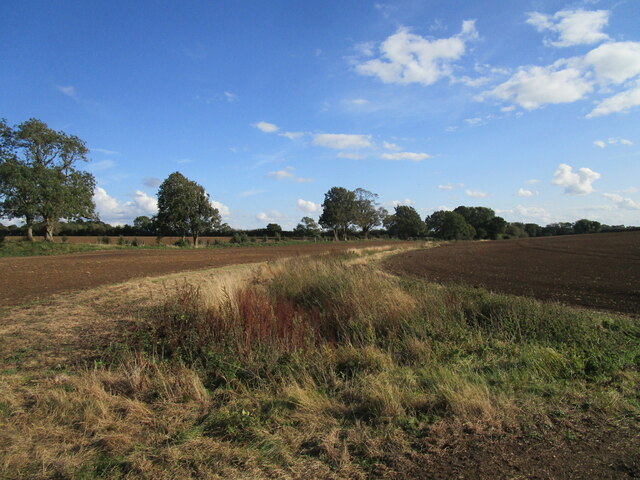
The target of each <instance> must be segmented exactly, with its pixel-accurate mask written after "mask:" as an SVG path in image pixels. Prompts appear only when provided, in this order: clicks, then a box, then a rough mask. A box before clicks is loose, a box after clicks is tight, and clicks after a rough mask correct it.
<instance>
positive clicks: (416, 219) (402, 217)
mask: <svg viewBox="0 0 640 480" xmlns="http://www.w3.org/2000/svg"><path fill="white" fill-rule="evenodd" d="M385 220H386V222H385V227H386V228H387V230H388V231H389V233H390V234H391V235H394V236H396V237H398V238H402V239H407V238H409V237H420V236H423V235H425V233H426V228H425V225H424V222H423V221H422V218H420V215H419V214H418V212H416V209H415V208H413V207H409V206H407V205H399V206H397V207H395V212H394V213H393V215H389V216H388V217H386V219H385Z"/></svg>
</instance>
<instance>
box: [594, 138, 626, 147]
mask: <svg viewBox="0 0 640 480" xmlns="http://www.w3.org/2000/svg"><path fill="white" fill-rule="evenodd" d="M593 144H594V145H596V146H598V147H600V148H605V147H606V146H607V144H609V145H626V146H630V145H633V142H632V141H631V140H627V139H626V138H609V139H607V141H606V142H604V141H602V140H596V141H595V142H593Z"/></svg>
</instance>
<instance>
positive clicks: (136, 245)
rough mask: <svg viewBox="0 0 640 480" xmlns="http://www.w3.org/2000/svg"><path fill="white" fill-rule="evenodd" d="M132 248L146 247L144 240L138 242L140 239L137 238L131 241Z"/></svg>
mask: <svg viewBox="0 0 640 480" xmlns="http://www.w3.org/2000/svg"><path fill="white" fill-rule="evenodd" d="M131 246H132V247H143V246H144V240H138V237H135V238H134V239H133V240H131Z"/></svg>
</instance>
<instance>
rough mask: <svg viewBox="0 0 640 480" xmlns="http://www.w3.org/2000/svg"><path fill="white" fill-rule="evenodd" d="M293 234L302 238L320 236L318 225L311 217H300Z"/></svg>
mask: <svg viewBox="0 0 640 480" xmlns="http://www.w3.org/2000/svg"><path fill="white" fill-rule="evenodd" d="M293 232H294V233H295V234H296V235H300V236H302V237H307V236H309V237H318V236H319V235H320V225H318V223H317V222H316V221H315V220H314V219H313V218H311V217H302V219H301V220H300V223H298V225H296V228H295V229H294V230H293Z"/></svg>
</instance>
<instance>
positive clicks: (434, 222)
mask: <svg viewBox="0 0 640 480" xmlns="http://www.w3.org/2000/svg"><path fill="white" fill-rule="evenodd" d="M425 224H426V227H427V231H428V234H429V235H431V236H433V237H436V238H441V239H443V240H471V239H473V238H474V236H475V234H476V232H475V229H474V228H473V227H472V226H471V225H470V224H469V223H468V222H467V221H466V220H465V218H464V217H463V216H462V215H460V214H459V213H457V212H455V211H454V212H451V211H447V210H439V211H437V212H434V213H432V214H431V215H429V216H428V217H427V218H426V219H425Z"/></svg>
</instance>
